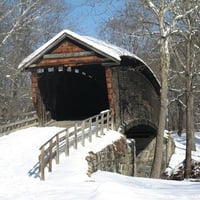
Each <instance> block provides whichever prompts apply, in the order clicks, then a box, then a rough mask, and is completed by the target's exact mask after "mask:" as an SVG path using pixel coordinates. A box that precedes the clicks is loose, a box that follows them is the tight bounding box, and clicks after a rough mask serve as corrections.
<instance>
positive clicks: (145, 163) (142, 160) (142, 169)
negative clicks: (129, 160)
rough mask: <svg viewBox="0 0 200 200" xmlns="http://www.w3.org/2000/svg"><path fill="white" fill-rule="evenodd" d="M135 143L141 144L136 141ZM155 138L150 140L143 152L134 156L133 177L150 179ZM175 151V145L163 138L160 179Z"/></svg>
mask: <svg viewBox="0 0 200 200" xmlns="http://www.w3.org/2000/svg"><path fill="white" fill-rule="evenodd" d="M137 142H141V141H139V140H136V143H137ZM155 144H156V138H152V140H151V141H150V142H149V143H148V145H147V146H146V147H145V149H144V150H142V151H141V152H140V153H138V154H137V155H136V173H135V176H138V177H150V173H151V168H152V164H153V159H154V150H155ZM174 150H175V144H174V141H173V139H172V137H170V135H169V136H168V137H164V140H163V160H162V167H161V168H162V169H161V177H162V175H163V173H164V171H165V169H166V167H167V166H168V163H169V161H170V158H171V156H172V154H173V153H174Z"/></svg>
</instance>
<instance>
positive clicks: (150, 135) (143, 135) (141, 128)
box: [125, 124, 157, 155]
mask: <svg viewBox="0 0 200 200" xmlns="http://www.w3.org/2000/svg"><path fill="white" fill-rule="evenodd" d="M156 132H157V131H156V130H155V129H154V128H153V127H151V126H148V125H144V124H140V125H137V126H134V127H132V128H131V129H129V130H128V131H127V132H126V133H125V134H126V136H127V138H133V139H135V143H136V155H138V154H139V153H140V152H141V151H143V150H144V149H145V148H146V147H147V146H148V144H150V142H151V141H152V140H153V139H154V138H155V137H156Z"/></svg>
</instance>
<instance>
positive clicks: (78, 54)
mask: <svg viewBox="0 0 200 200" xmlns="http://www.w3.org/2000/svg"><path fill="white" fill-rule="evenodd" d="M94 55H95V53H94V52H93V51H83V52H72V53H56V54H45V55H44V56H43V58H44V59H57V58H78V57H86V56H94Z"/></svg>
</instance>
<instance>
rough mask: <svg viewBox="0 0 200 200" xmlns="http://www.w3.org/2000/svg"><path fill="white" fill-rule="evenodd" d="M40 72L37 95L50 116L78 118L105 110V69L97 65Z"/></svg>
mask: <svg viewBox="0 0 200 200" xmlns="http://www.w3.org/2000/svg"><path fill="white" fill-rule="evenodd" d="M41 71H42V73H38V86H39V90H40V96H41V98H42V102H43V104H44V106H45V108H46V110H47V111H49V112H50V114H51V118H52V119H54V120H57V121H63V120H81V119H85V118H88V117H90V116H92V115H95V114H98V113H99V112H100V111H102V110H105V109H109V101H108V94H107V87H106V80H105V69H104V67H102V66H101V65H95V66H81V67H57V68H48V69H45V70H44V69H43V70H41Z"/></svg>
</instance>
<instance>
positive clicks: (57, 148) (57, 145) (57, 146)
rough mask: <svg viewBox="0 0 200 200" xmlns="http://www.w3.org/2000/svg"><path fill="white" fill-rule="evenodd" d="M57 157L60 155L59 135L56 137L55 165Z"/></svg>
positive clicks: (57, 160)
mask: <svg viewBox="0 0 200 200" xmlns="http://www.w3.org/2000/svg"><path fill="white" fill-rule="evenodd" d="M59 155H60V150H59V134H57V135H56V164H59V162H60V161H59Z"/></svg>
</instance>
